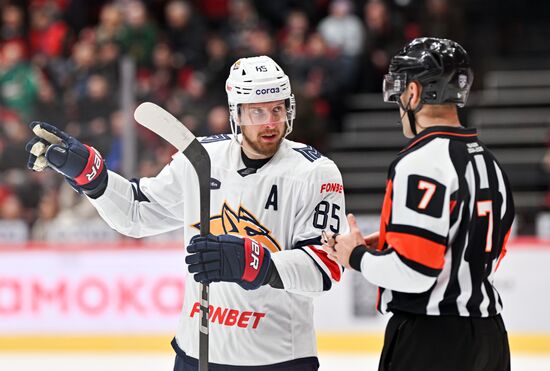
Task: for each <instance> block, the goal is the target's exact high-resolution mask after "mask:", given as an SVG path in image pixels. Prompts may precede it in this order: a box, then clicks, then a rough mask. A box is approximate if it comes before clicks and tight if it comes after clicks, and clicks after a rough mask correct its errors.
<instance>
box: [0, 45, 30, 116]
mask: <svg viewBox="0 0 550 371" xmlns="http://www.w3.org/2000/svg"><path fill="white" fill-rule="evenodd" d="M0 48H1V49H0V87H1V89H0V103H1V105H2V106H4V107H6V108H9V109H12V110H14V111H15V112H17V114H18V115H20V116H21V117H22V118H23V119H25V120H27V119H29V118H30V117H29V114H30V113H31V112H32V107H33V105H34V102H35V100H36V95H37V89H38V70H37V69H36V68H35V67H34V66H32V65H31V64H29V63H28V62H27V60H26V59H25V45H24V44H23V43H21V42H19V41H9V42H7V43H5V44H4V45H2V46H0ZM29 108H30V109H29Z"/></svg>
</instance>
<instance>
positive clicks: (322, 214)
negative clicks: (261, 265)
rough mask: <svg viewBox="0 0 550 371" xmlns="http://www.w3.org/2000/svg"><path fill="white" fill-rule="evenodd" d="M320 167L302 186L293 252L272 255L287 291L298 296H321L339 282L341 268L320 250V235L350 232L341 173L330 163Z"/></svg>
mask: <svg viewBox="0 0 550 371" xmlns="http://www.w3.org/2000/svg"><path fill="white" fill-rule="evenodd" d="M325 160H326V163H325V164H322V165H321V166H319V167H317V168H316V169H315V170H316V171H315V172H313V174H311V176H310V179H307V180H306V181H304V182H303V186H302V190H301V191H302V200H303V203H302V204H301V205H300V208H299V211H298V214H297V216H296V222H295V230H294V233H293V236H292V246H291V249H290V250H285V251H282V252H280V253H277V254H273V260H274V263H275V265H276V266H277V269H278V271H279V274H280V275H281V279H282V281H283V284H284V287H285V289H286V290H289V291H296V292H299V293H306V294H307V293H310V294H315V293H317V294H318V293H321V292H323V291H327V290H329V289H330V288H331V286H332V284H333V283H334V282H338V281H340V278H341V275H342V273H343V269H342V266H340V265H339V264H338V263H336V262H334V261H333V260H331V259H329V257H328V256H327V254H326V253H325V252H324V251H323V250H322V249H321V232H322V231H323V230H324V231H327V232H329V231H330V232H333V233H345V232H347V231H348V230H349V227H348V224H347V219H346V212H345V199H344V187H343V184H342V176H341V175H340V171H339V170H338V168H337V167H336V165H334V163H332V162H331V161H329V160H327V159H325Z"/></svg>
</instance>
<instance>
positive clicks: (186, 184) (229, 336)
mask: <svg viewBox="0 0 550 371" xmlns="http://www.w3.org/2000/svg"><path fill="white" fill-rule="evenodd" d="M201 142H202V143H203V145H204V146H205V148H206V149H207V151H208V152H209V154H210V157H211V162H212V174H211V178H212V179H211V191H210V193H211V206H210V215H211V216H210V231H211V233H212V234H224V233H227V234H235V235H242V236H247V237H250V238H253V239H254V240H256V241H257V242H260V243H261V244H262V245H263V246H264V247H266V248H268V249H269V250H270V251H271V252H272V261H273V262H274V264H275V266H276V267H277V270H278V272H279V274H280V276H281V280H282V282H283V284H284V287H285V289H284V290H283V289H275V288H272V287H271V286H269V285H264V286H262V287H260V288H259V289H257V290H251V291H246V290H244V289H242V288H241V287H240V286H239V285H237V284H236V283H226V282H220V283H212V284H211V285H210V305H211V307H210V350H209V360H210V362H213V363H219V364H226V365H242V366H254V365H268V364H273V363H279V362H285V361H291V360H294V359H299V358H305V357H315V356H316V354H317V351H316V338H315V333H314V328H313V297H314V296H316V295H318V294H319V293H322V292H323V291H326V290H328V289H330V287H331V285H332V283H333V282H335V281H339V280H340V277H341V274H342V268H341V267H340V266H339V265H337V264H336V263H334V262H333V261H332V260H330V259H328V257H327V256H326V254H325V253H324V252H323V251H322V250H321V249H320V235H321V231H322V230H327V231H332V232H339V233H345V232H346V231H347V230H348V229H349V228H348V225H347V221H346V217H345V204H344V193H343V185H342V178H341V175H340V172H339V170H338V169H337V167H336V165H335V164H334V163H333V162H332V161H331V160H329V159H328V158H326V157H323V156H322V155H321V154H320V153H319V152H318V151H317V150H315V149H314V148H312V147H311V146H307V145H304V144H301V143H297V142H292V141H289V140H286V139H285V140H284V141H283V142H282V143H281V146H280V148H279V150H278V151H277V153H276V154H275V155H274V156H273V158H271V160H270V161H269V162H268V163H267V164H265V165H264V166H262V167H261V168H259V169H257V170H255V169H249V168H246V166H245V165H244V163H243V161H242V157H241V147H240V145H239V144H238V143H236V141H235V140H233V138H232V136H230V135H218V136H214V137H207V138H203V139H202V140H201ZM198 190H199V188H198V179H197V176H196V174H195V172H194V170H193V168H192V166H191V164H190V163H189V161H188V160H187V159H186V158H185V156H184V155H183V154H181V153H178V154H176V155H174V156H173V160H172V162H171V163H170V164H169V165H167V166H166V167H165V168H164V169H163V170H162V171H161V172H160V173H159V174H158V175H157V176H156V177H154V178H142V179H140V181H139V182H130V181H128V180H126V179H124V178H122V177H121V176H119V175H117V174H116V173H114V172H109V180H108V186H107V189H106V191H105V193H104V194H103V195H102V196H101V197H99V198H97V199H93V200H92V199H91V202H92V204H93V205H94V206H95V207H96V208H97V209H98V211H99V213H100V214H101V216H102V217H103V218H104V219H105V220H106V221H107V223H108V224H109V225H110V226H111V227H113V228H114V229H116V230H118V231H119V232H121V233H123V234H125V235H129V236H134V237H143V236H149V235H154V234H158V233H162V232H167V231H171V230H174V229H178V228H182V227H183V228H184V234H185V245H187V243H188V242H189V240H190V239H191V238H192V237H193V236H194V235H196V234H198V233H199V229H198V228H199V220H200V218H199V197H198ZM181 272H182V276H183V275H185V276H186V278H185V279H186V290H185V301H184V304H183V309H182V313H181V319H180V323H179V327H178V330H177V335H176V341H177V344H178V346H179V347H180V348H181V349H182V350H183V351H184V352H185V353H186V354H187V355H188V356H190V357H193V358H198V345H199V318H200V313H199V304H198V303H199V285H198V283H196V282H195V281H194V279H193V278H192V277H191V276H190V275H189V274H188V272H187V267H182V269H181Z"/></svg>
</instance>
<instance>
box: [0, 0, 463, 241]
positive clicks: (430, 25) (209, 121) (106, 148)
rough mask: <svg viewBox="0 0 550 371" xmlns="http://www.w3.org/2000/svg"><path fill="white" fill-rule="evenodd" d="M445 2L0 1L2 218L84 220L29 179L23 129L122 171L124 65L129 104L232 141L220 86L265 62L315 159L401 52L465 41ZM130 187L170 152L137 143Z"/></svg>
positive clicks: (49, 182)
mask: <svg viewBox="0 0 550 371" xmlns="http://www.w3.org/2000/svg"><path fill="white" fill-rule="evenodd" d="M458 5H459V4H455V3H454V2H452V1H451V0H417V1H415V0H412V1H411V0H355V1H352V0H302V1H298V0H281V1H260V0H202V1H201V0H142V1H140V0H112V1H107V0H96V1H88V0H26V1H22V0H18V1H15V0H14V1H9V0H0V17H1V24H0V219H1V220H24V221H25V223H26V224H27V225H28V226H29V227H31V231H32V234H31V236H30V237H31V238H33V239H41V238H43V235H44V230H45V229H46V228H47V225H48V223H50V222H52V221H60V220H61V221H63V222H66V223H68V224H67V225H70V223H78V221H79V220H82V218H83V217H86V216H87V215H94V213H93V210H88V209H87V205H85V204H83V203H82V202H81V201H82V200H81V198H80V197H78V195H76V194H75V193H74V192H73V191H72V190H71V189H70V188H69V187H68V186H66V185H64V182H63V181H62V180H60V179H59V178H60V177H53V176H50V175H48V174H42V173H33V172H31V171H29V170H27V169H26V162H27V154H26V152H25V149H24V147H25V143H26V142H27V140H29V138H30V137H31V132H30V130H29V129H28V123H29V122H30V121H33V120H39V121H45V122H49V123H52V124H54V125H56V126H58V127H60V128H61V129H63V130H65V131H66V132H68V133H69V134H71V135H73V136H76V137H78V138H79V139H80V140H82V141H83V142H85V143H89V144H90V145H92V146H94V147H95V148H97V149H98V150H100V151H101V152H102V153H103V155H104V157H105V158H106V162H107V166H108V167H109V168H110V169H112V170H114V171H121V169H122V153H123V150H122V149H123V148H122V133H123V125H124V115H123V112H122V111H121V106H120V95H121V94H120V87H121V82H122V81H121V69H120V67H121V61H122V60H123V58H124V57H128V58H129V59H130V60H131V61H133V63H134V65H135V79H134V84H133V86H134V87H135V89H134V95H135V101H136V102H138V103H139V102H142V101H152V102H155V103H157V104H159V105H161V106H163V107H165V108H166V109H167V110H169V111H170V112H171V113H173V114H174V115H175V116H177V117H178V118H180V119H181V120H182V121H183V122H185V123H186V125H187V126H189V127H191V128H192V130H193V131H194V132H195V134H196V135H212V134H217V133H225V132H228V131H229V123H228V111H227V103H226V96H225V89H224V84H225V79H226V78H227V75H228V71H229V68H230V66H231V64H232V63H233V62H234V61H235V60H236V59H238V58H240V57H246V56H252V55H269V56H271V57H273V58H274V59H275V60H276V61H278V62H279V64H281V66H282V67H283V68H284V70H285V72H286V73H287V74H288V75H289V76H290V79H291V84H292V88H293V92H294V94H295V95H296V100H297V103H298V109H297V114H298V116H297V120H296V124H295V125H294V132H293V133H292V136H291V138H292V139H295V140H299V141H305V142H307V143H308V144H312V145H314V146H316V147H317V148H319V149H320V150H323V149H326V137H327V135H328V134H329V133H331V132H337V131H339V130H340V128H341V119H342V116H343V114H344V113H345V112H346V98H347V96H349V95H350V94H354V93H364V92H380V90H381V82H382V77H383V74H384V73H385V72H386V71H387V66H388V62H389V56H391V55H393V54H394V53H395V52H396V51H397V50H398V48H399V47H400V46H402V45H403V44H404V43H405V42H406V41H408V40H411V39H413V38H415V37H418V36H420V35H436V36H439V37H449V38H453V39H455V40H457V41H459V42H462V41H463V37H464V35H463V34H462V33H463V32H462V27H460V25H461V22H462V13H461V11H460V7H459V6H458ZM138 149H139V150H138V151H137V153H138V158H137V161H138V169H137V172H136V174H132V176H135V177H142V176H153V175H155V174H156V173H158V171H160V169H161V168H162V167H163V166H164V165H165V164H166V163H167V162H168V161H169V160H170V156H171V155H172V153H173V149H172V148H171V147H170V146H169V145H167V144H165V143H163V142H162V141H161V140H160V139H158V138H156V137H155V136H154V135H152V134H150V133H147V132H146V131H141V130H139V131H138Z"/></svg>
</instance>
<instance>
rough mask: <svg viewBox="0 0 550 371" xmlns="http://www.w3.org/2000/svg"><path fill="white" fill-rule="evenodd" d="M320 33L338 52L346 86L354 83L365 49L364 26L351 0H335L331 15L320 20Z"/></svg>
mask: <svg viewBox="0 0 550 371" xmlns="http://www.w3.org/2000/svg"><path fill="white" fill-rule="evenodd" d="M317 30H318V31H319V34H320V35H321V36H322V37H323V38H324V39H325V41H326V43H327V46H328V47H329V48H331V49H333V50H334V51H335V52H337V53H338V55H339V57H340V58H338V62H337V63H338V65H339V67H340V70H341V71H342V74H341V76H340V77H341V78H342V79H343V81H342V82H343V84H344V85H345V87H346V88H349V87H351V86H352V85H353V82H354V79H355V76H356V73H357V70H358V59H359V56H360V54H361V51H362V49H363V39H364V33H365V30H364V27H363V24H362V22H361V19H360V18H359V17H357V16H356V15H355V14H353V3H352V2H351V0H333V1H332V2H331V4H330V13H329V15H328V16H327V17H326V18H324V19H323V20H321V22H319V25H318V27H317Z"/></svg>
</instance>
